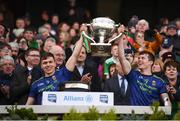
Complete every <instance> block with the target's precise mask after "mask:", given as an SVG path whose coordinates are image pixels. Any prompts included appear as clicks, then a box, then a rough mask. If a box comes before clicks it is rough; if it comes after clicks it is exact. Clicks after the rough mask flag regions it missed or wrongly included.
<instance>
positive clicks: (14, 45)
mask: <svg viewBox="0 0 180 121" xmlns="http://www.w3.org/2000/svg"><path fill="white" fill-rule="evenodd" d="M9 45H10V46H11V49H12V57H13V58H14V61H15V63H16V59H17V57H18V54H19V45H18V43H17V42H9Z"/></svg>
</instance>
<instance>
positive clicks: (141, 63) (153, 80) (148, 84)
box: [119, 35, 171, 106]
mask: <svg viewBox="0 0 180 121" xmlns="http://www.w3.org/2000/svg"><path fill="white" fill-rule="evenodd" d="M124 39H126V36H125V35H123V36H122V37H121V38H120V39H119V60H120V63H121V66H122V70H123V72H124V74H125V77H126V79H127V80H128V83H129V86H130V92H131V94H132V95H131V97H130V102H131V105H141V106H143V105H144V106H149V105H152V104H153V102H155V101H157V102H158V101H159V100H160V99H161V100H162V101H163V104H164V105H168V106H170V105H171V102H170V99H169V97H168V94H167V90H166V84H165V82H164V81H163V80H162V79H160V78H158V77H156V76H153V75H152V72H151V71H152V65H153V62H154V56H153V54H152V53H150V52H148V51H142V52H140V53H139V57H138V69H139V70H140V71H138V70H134V69H132V67H131V65H130V63H129V62H128V61H127V60H126V58H125V56H124V47H123V41H124Z"/></svg>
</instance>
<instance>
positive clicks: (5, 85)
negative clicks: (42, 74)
mask: <svg viewBox="0 0 180 121" xmlns="http://www.w3.org/2000/svg"><path fill="white" fill-rule="evenodd" d="M0 65H1V69H2V72H1V73H0V82H1V94H0V95H1V96H0V100H1V101H0V103H1V104H6V105H13V104H15V103H16V104H19V105H24V104H25V103H26V100H27V94H28V90H29V85H28V83H27V81H26V78H27V76H26V75H22V73H21V70H19V69H18V68H16V66H15V62H14V60H13V58H12V57H11V56H9V55H7V56H3V57H2V58H1V59H0Z"/></svg>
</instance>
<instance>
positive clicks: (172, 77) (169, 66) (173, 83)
mask: <svg viewBox="0 0 180 121" xmlns="http://www.w3.org/2000/svg"><path fill="white" fill-rule="evenodd" d="M178 69H179V66H178V64H177V63H176V62H174V61H167V62H166V63H165V64H164V72H165V76H166V78H165V80H166V81H167V91H168V94H169V97H170V99H171V102H172V113H173V114H175V113H176V112H177V110H178V102H179V101H180V77H179V75H178V71H179V70H178Z"/></svg>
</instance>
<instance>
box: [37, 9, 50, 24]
mask: <svg viewBox="0 0 180 121" xmlns="http://www.w3.org/2000/svg"><path fill="white" fill-rule="evenodd" d="M45 23H49V13H48V11H47V10H43V11H42V13H41V18H40V24H39V26H42V25H44V24H45Z"/></svg>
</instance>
